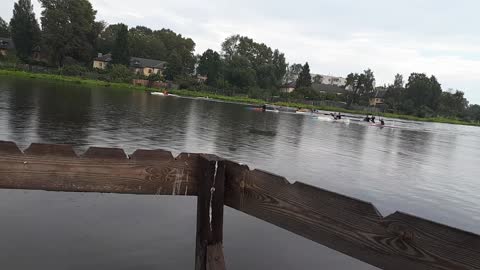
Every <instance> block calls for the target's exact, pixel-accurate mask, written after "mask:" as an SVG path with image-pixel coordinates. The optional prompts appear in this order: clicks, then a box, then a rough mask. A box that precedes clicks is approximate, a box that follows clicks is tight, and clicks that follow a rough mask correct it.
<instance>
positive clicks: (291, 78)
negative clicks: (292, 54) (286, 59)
mask: <svg viewBox="0 0 480 270" xmlns="http://www.w3.org/2000/svg"><path fill="white" fill-rule="evenodd" d="M302 69H303V66H302V64H292V65H290V66H288V67H287V72H286V73H285V77H284V79H283V82H284V83H291V82H295V81H296V80H297V79H298V75H299V74H300V72H302Z"/></svg>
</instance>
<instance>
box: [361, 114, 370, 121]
mask: <svg viewBox="0 0 480 270" xmlns="http://www.w3.org/2000/svg"><path fill="white" fill-rule="evenodd" d="M363 121H365V122H370V116H369V115H368V114H367V116H366V117H365V119H363Z"/></svg>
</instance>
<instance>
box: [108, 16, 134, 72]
mask: <svg viewBox="0 0 480 270" xmlns="http://www.w3.org/2000/svg"><path fill="white" fill-rule="evenodd" d="M112 61H113V63H114V64H122V65H125V66H128V65H129V63H130V52H129V46H128V26H126V25H125V24H120V27H119V29H118V32H117V36H116V38H115V45H114V46H113V50H112Z"/></svg>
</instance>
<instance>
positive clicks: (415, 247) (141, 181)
mask: <svg viewBox="0 0 480 270" xmlns="http://www.w3.org/2000/svg"><path fill="white" fill-rule="evenodd" d="M0 188H2V189H32V190H46V191H64V192H102V193H124V194H150V195H154V194H157V195H179V196H197V234H196V235H197V241H196V243H197V244H196V254H195V269H224V268H225V263H224V257H223V248H222V235H223V232H222V231H223V207H224V205H227V206H229V207H231V208H234V209H237V210H239V211H242V212H244V213H247V214H249V215H251V216H254V217H257V218H259V219H261V220H264V221H267V222H269V223H271V224H274V225H276V226H279V227H281V228H284V229H286V230H289V231H291V232H293V233H295V234H298V235H301V236H303V237H305V238H308V239H311V240H313V241H315V242H317V243H319V244H322V245H325V246H327V247H329V248H331V249H334V250H337V251H339V252H342V253H344V254H347V255H349V256H351V257H354V258H357V259H359V260H361V261H363V262H366V263H368V264H371V265H374V266H376V267H379V268H382V269H395V270H397V269H399V270H400V269H402V270H403V269H480V236H478V235H475V234H473V233H469V232H465V231H462V230H459V229H456V228H452V227H448V226H445V225H441V224H438V223H435V222H432V221H428V220H425V219H422V218H419V217H415V216H412V215H408V214H405V213H401V212H396V213H394V214H392V215H389V216H387V217H383V216H382V215H381V214H380V213H379V211H377V209H376V208H375V206H374V205H372V204H371V203H368V202H363V201H360V200H357V199H354V198H350V197H347V196H344V195H340V194H337V193H333V192H330V191H327V190H323V189H320V188H317V187H313V186H309V185H306V184H303V183H300V182H296V183H294V184H291V183H289V182H288V181H287V180H286V179H285V178H283V177H280V176H276V175H273V174H271V173H268V172H263V171H260V170H250V169H249V168H248V167H247V166H245V165H240V164H237V163H235V162H232V161H228V160H223V159H221V158H218V157H216V156H212V155H203V154H185V153H183V154H180V155H179V156H178V157H176V158H174V157H173V155H172V154H171V153H170V152H167V151H163V150H137V151H135V152H134V153H133V154H132V155H130V156H127V155H126V154H125V152H124V151H123V150H121V149H114V148H95V147H92V148H89V149H88V150H87V151H86V152H85V153H84V154H83V155H80V156H77V154H76V153H75V151H74V150H73V148H72V147H71V146H66V145H45V144H32V145H31V146H30V147H28V148H27V149H26V150H25V151H24V152H22V151H20V149H19V148H18V147H17V145H16V144H15V143H12V142H0Z"/></svg>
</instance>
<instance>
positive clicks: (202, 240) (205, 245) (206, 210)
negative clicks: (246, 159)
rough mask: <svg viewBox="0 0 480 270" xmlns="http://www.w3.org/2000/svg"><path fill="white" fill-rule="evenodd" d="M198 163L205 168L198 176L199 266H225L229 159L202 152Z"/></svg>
mask: <svg viewBox="0 0 480 270" xmlns="http://www.w3.org/2000/svg"><path fill="white" fill-rule="evenodd" d="M198 163H199V165H198V166H199V168H201V169H200V170H199V176H198V179H199V182H198V197H197V234H196V248H195V269H196V270H207V269H225V263H224V260H223V247H222V241H223V207H224V189H225V188H224V187H225V162H224V161H223V160H220V159H219V158H218V157H216V156H212V155H202V156H200V157H199V160H198ZM209 247H210V249H211V250H210V257H209V256H208V252H209ZM220 253H221V254H220ZM220 255H221V258H222V259H221V260H220ZM209 258H210V260H209ZM222 263H223V266H222V265H221V264H222ZM209 266H210V268H209Z"/></svg>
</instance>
